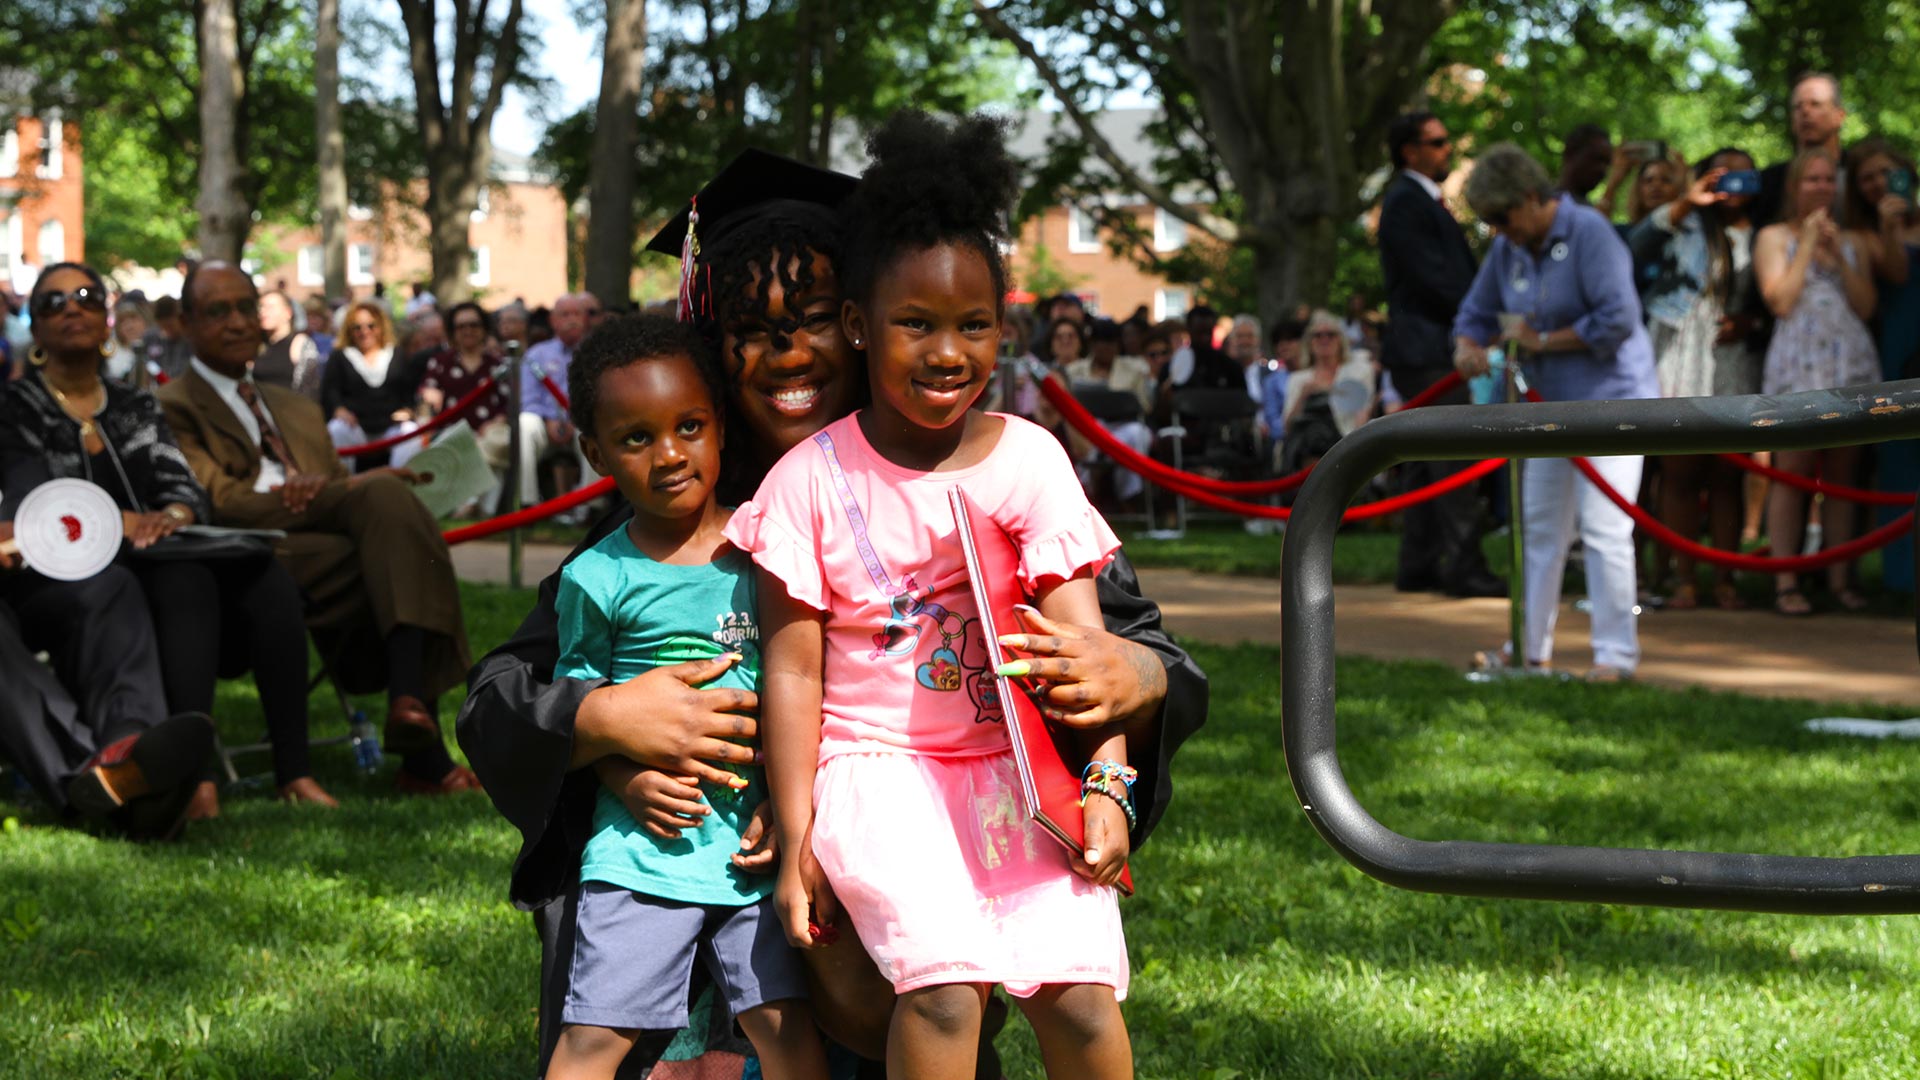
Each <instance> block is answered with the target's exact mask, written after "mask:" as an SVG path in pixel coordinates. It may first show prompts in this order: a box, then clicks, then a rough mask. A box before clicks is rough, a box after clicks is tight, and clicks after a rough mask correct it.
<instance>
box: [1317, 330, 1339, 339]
mask: <svg viewBox="0 0 1920 1080" xmlns="http://www.w3.org/2000/svg"><path fill="white" fill-rule="evenodd" d="M1313 336H1314V337H1315V338H1337V337H1339V336H1340V331H1338V330H1315V331H1314V332H1313Z"/></svg>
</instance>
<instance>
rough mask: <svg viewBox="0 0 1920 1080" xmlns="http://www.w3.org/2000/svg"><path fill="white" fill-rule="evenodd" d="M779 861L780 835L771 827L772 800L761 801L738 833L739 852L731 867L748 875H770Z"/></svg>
mask: <svg viewBox="0 0 1920 1080" xmlns="http://www.w3.org/2000/svg"><path fill="white" fill-rule="evenodd" d="M779 861H780V834H779V832H778V831H776V830H775V829H774V827H773V800H772V799H762V800H761V801H760V805H759V806H756V807H754V808H753V816H752V817H750V818H748V819H747V827H746V828H745V829H742V830H741V831H740V852H739V854H737V855H735V856H734V857H733V865H735V866H737V867H739V868H740V869H742V870H745V871H746V872H747V873H749V874H771V873H773V871H774V869H775V867H776V866H777V865H778V863H779Z"/></svg>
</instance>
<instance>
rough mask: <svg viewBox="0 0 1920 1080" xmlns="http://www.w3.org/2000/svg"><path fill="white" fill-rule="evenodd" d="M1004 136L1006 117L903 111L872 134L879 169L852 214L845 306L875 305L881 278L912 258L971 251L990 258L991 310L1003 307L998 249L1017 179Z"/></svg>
mask: <svg viewBox="0 0 1920 1080" xmlns="http://www.w3.org/2000/svg"><path fill="white" fill-rule="evenodd" d="M1006 131H1007V122H1006V121H1005V120H1003V119H1001V118H999V117H994V116H989V115H987V114H985V113H974V114H972V115H970V116H965V117H961V118H960V119H958V120H955V121H947V120H943V119H940V118H938V117H934V116H931V115H929V114H927V113H924V112H920V111H919V110H902V111H900V112H897V113H894V114H893V116H892V117H890V118H888V120H887V122H886V123H885V124H883V125H881V127H880V129H879V130H878V131H876V132H874V133H873V135H872V137H871V138H869V139H868V140H867V153H868V155H869V156H870V157H871V158H872V159H873V165H872V166H871V167H870V168H868V169H867V171H866V174H865V175H864V176H862V177H861V178H860V186H859V188H857V189H856V190H855V191H854V194H853V198H852V199H851V200H849V202H848V205H847V208H846V219H847V226H846V230H845V238H846V240H845V242H846V247H845V249H844V253H843V259H842V262H841V270H840V277H841V284H842V285H843V286H844V287H845V290H846V295H847V297H848V298H849V299H851V300H854V301H855V302H860V303H864V302H865V301H867V300H869V299H871V297H872V296H873V287H874V283H875V282H876V281H877V280H878V279H879V276H880V275H881V274H882V273H883V272H885V271H886V269H887V268H888V266H890V265H891V264H892V263H893V261H894V260H895V259H896V258H898V257H899V256H900V255H902V254H904V253H906V252H909V251H920V250H925V249H927V248H930V247H934V246H937V245H940V244H965V245H966V246H968V247H971V248H973V249H974V250H975V251H978V252H979V253H980V256H981V257H982V258H984V259H985V260H986V261H987V267H988V269H989V270H991V271H992V274H993V286H994V302H995V305H996V307H1002V306H1004V304H1005V298H1006V295H1007V264H1006V260H1005V258H1003V257H1002V256H1001V254H1000V246H1001V244H1002V242H1004V241H1005V240H1006V238H1007V218H1008V214H1009V213H1010V212H1011V210H1012V207H1013V202H1014V197H1015V196H1016V194H1017V193H1018V185H1019V176H1020V174H1019V168H1018V166H1017V165H1016V164H1015V163H1014V160H1013V158H1012V157H1011V156H1010V155H1009V154H1008V153H1007V147H1006Z"/></svg>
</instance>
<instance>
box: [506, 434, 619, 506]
mask: <svg viewBox="0 0 1920 1080" xmlns="http://www.w3.org/2000/svg"><path fill="white" fill-rule="evenodd" d="M552 445H553V440H552V439H549V438H547V420H546V417H544V416H541V415H540V414H539V413H530V412H523V413H521V414H520V505H521V506H532V505H534V504H535V503H537V502H539V501H540V455H542V454H544V453H546V452H547V450H548V448H549V447H551V446H552ZM567 449H569V450H571V451H573V456H574V457H575V458H577V459H578V460H579V462H580V483H578V484H577V485H575V487H576V489H577V488H583V487H586V486H587V485H588V484H591V483H593V482H594V481H595V480H598V479H600V475H599V474H598V473H596V472H594V471H593V466H591V465H589V464H587V456H586V455H585V454H583V453H581V452H580V443H579V440H577V439H576V440H575V441H574V444H573V445H572V446H569V447H567ZM561 494H564V492H562V493H561Z"/></svg>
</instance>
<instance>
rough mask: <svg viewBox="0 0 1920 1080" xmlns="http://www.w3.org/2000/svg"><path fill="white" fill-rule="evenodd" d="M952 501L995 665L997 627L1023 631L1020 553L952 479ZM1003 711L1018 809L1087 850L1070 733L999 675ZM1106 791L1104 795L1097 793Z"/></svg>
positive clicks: (1124, 883) (1129, 881)
mask: <svg viewBox="0 0 1920 1080" xmlns="http://www.w3.org/2000/svg"><path fill="white" fill-rule="evenodd" d="M947 500H948V502H950V503H951V504H952V505H953V523H954V525H955V526H956V527H957V528H958V531H959V533H960V549H961V551H962V552H963V553H965V555H966V560H967V577H968V578H969V581H968V584H969V585H971V586H972V588H973V602H974V604H975V606H977V607H978V608H979V609H980V632H981V635H982V636H983V637H985V638H986V644H987V670H988V671H990V672H991V671H996V670H998V669H999V667H1000V665H1002V664H1004V663H1006V662H1007V661H1008V659H1009V657H1008V656H1007V655H1006V652H1005V650H1003V649H1002V648H1001V647H1000V634H1001V633H1002V631H1001V629H1000V628H1001V627H1003V626H1004V627H1008V628H1009V629H1008V630H1007V631H1006V632H1007V633H1021V632H1024V631H1025V629H1026V628H1025V627H1024V626H1021V624H1020V621H1019V615H1018V614H1017V613H1016V612H1015V611H1014V605H1016V604H1024V603H1026V602H1027V596H1026V593H1025V591H1024V590H1023V589H1022V588H1021V587H1020V553H1019V552H1018V551H1016V550H1015V549H1014V546H1013V538H1012V537H1010V536H1008V535H1007V531H1006V530H1005V529H1002V528H1001V527H1000V524H999V523H998V522H996V521H994V520H993V518H991V517H989V516H988V515H987V514H986V513H984V512H982V511H981V509H980V508H979V507H977V506H975V505H973V502H972V500H970V499H968V498H967V493H966V492H965V491H963V490H962V489H961V488H960V487H959V486H957V485H956V486H955V487H954V488H952V489H951V490H950V491H949V492H948V493H947ZM994 690H995V691H996V692H997V693H998V694H999V695H1000V706H1001V711H1002V712H1003V713H1004V714H1005V716H1006V723H1007V737H1008V738H1009V739H1010V740H1011V741H1012V743H1013V763H1014V767H1015V769H1017V770H1018V771H1019V774H1020V802H1021V808H1022V809H1023V810H1024V811H1025V812H1026V815H1027V817H1028V818H1030V819H1032V820H1033V821H1036V822H1038V823H1039V824H1040V827H1041V828H1043V829H1045V830H1046V831H1047V833H1048V834H1049V835H1051V836H1052V837H1053V838H1054V839H1056V840H1058V841H1060V843H1061V844H1062V845H1063V846H1065V847H1066V849H1067V850H1068V851H1069V852H1071V853H1072V855H1073V856H1074V857H1075V858H1078V857H1079V856H1080V855H1081V854H1082V853H1083V852H1084V851H1085V850H1086V844H1085V835H1086V830H1085V821H1084V819H1083V818H1082V817H1081V809H1080V770H1079V769H1076V768H1074V767H1073V765H1071V764H1069V762H1077V761H1079V760H1080V755H1079V754H1078V753H1077V752H1076V751H1075V750H1074V749H1073V747H1072V741H1071V739H1072V735H1071V732H1066V731H1060V730H1058V729H1056V728H1054V727H1053V726H1051V725H1049V724H1048V723H1047V720H1046V717H1044V716H1042V715H1040V707H1039V706H1038V705H1036V704H1034V701H1033V698H1032V697H1031V696H1030V692H1029V691H1028V689H1027V684H1026V683H1022V684H1021V685H1020V686H1019V687H1016V686H1015V685H1014V681H1013V680H1012V679H1009V678H1007V677H1006V676H1004V675H996V676H994ZM1102 797H1104V796H1102ZM1120 891H1121V892H1123V893H1125V894H1127V895H1128V896H1132V895H1133V868H1132V867H1131V866H1128V867H1127V868H1126V869H1123V870H1122V871H1120Z"/></svg>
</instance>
